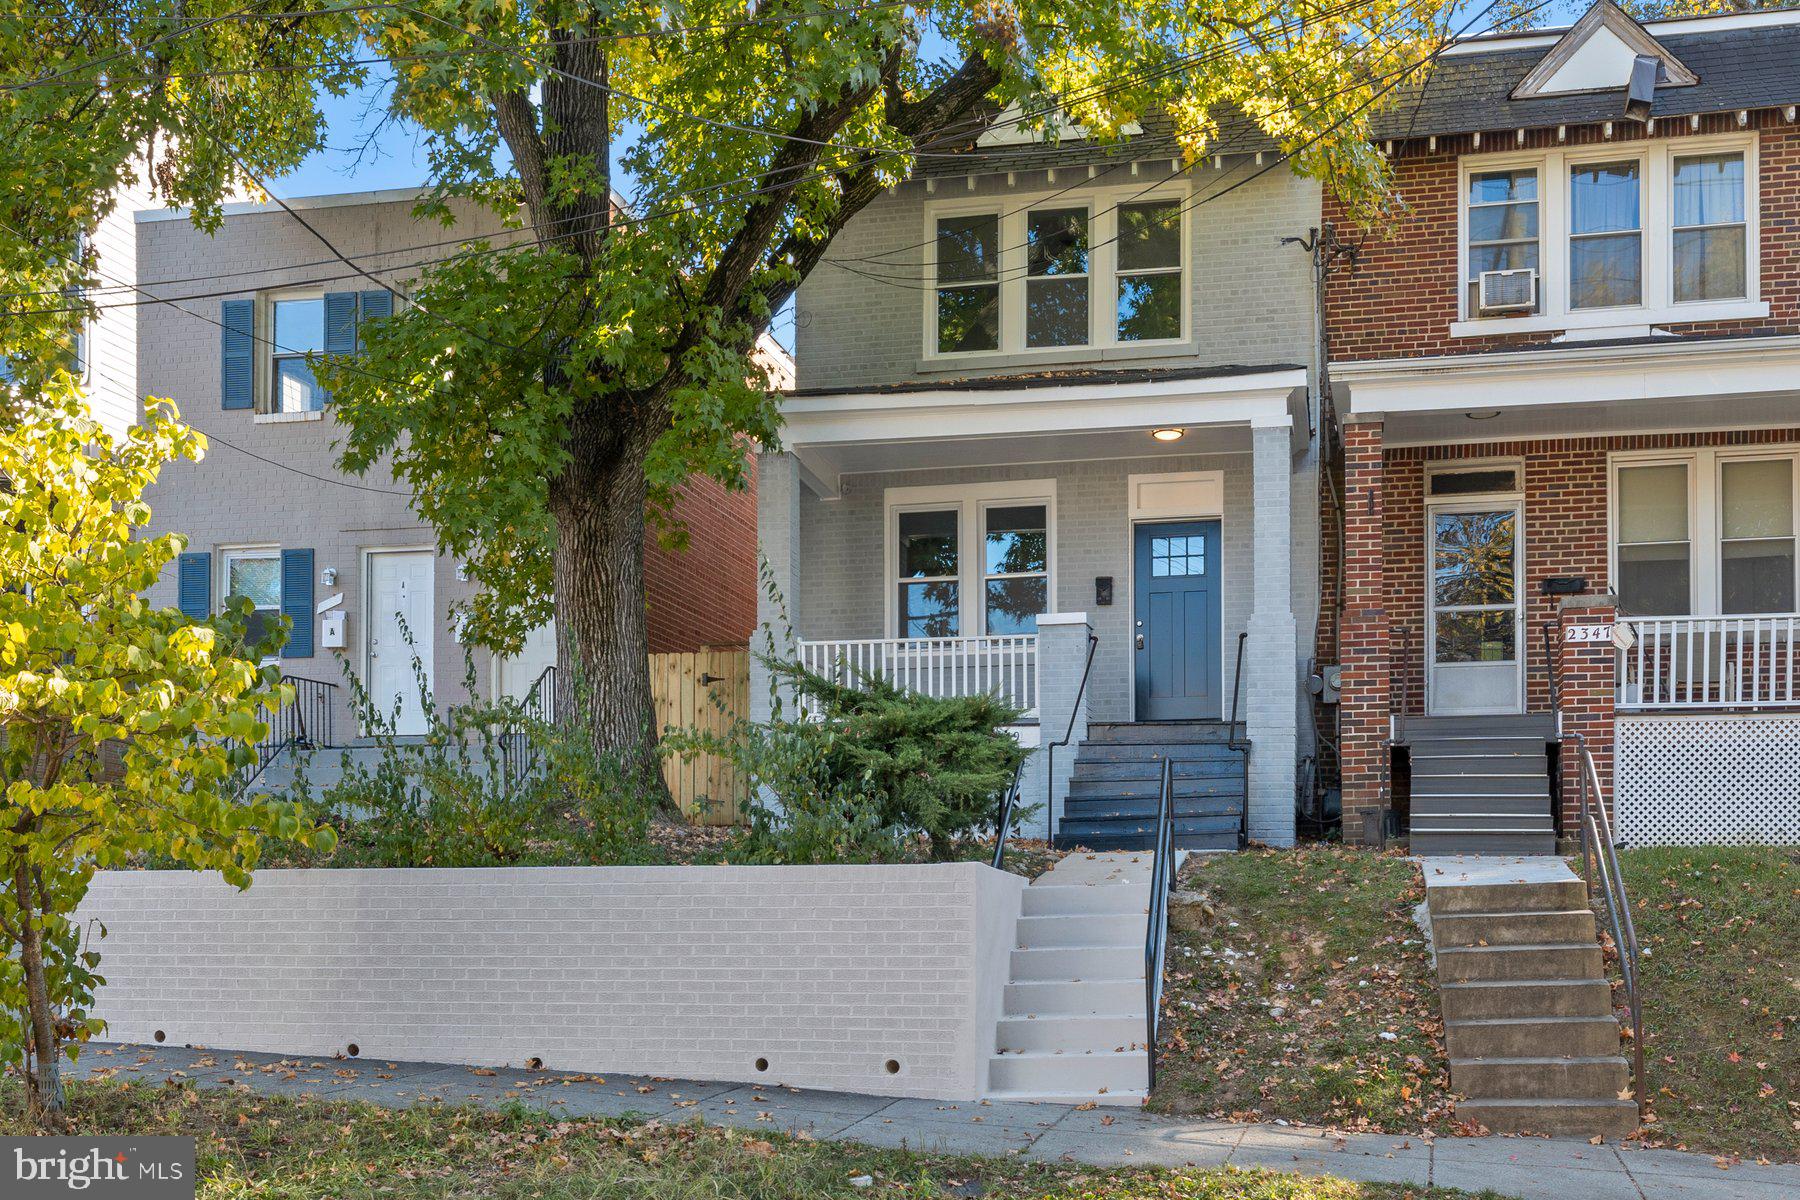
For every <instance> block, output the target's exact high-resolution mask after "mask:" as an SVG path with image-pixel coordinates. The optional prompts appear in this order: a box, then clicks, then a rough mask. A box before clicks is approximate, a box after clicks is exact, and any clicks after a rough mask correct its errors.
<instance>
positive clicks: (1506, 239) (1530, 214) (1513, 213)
mask: <svg viewBox="0 0 1800 1200" xmlns="http://www.w3.org/2000/svg"><path fill="white" fill-rule="evenodd" d="M1468 206H1469V208H1468V215H1469V220H1468V229H1469V241H1468V254H1467V256H1466V258H1467V267H1468V270H1467V274H1466V276H1465V278H1466V279H1467V280H1468V289H1467V291H1468V311H1469V312H1471V313H1477V312H1480V311H1481V276H1482V274H1483V273H1484V272H1487V271H1518V270H1533V271H1536V270H1538V228H1539V225H1538V218H1539V207H1540V206H1539V202H1538V173H1537V168H1536V167H1525V168H1521V169H1518V170H1511V171H1481V172H1478V173H1476V174H1473V175H1470V176H1469V188H1468ZM1535 310H1536V306H1533V311H1535Z"/></svg>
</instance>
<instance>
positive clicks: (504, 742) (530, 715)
mask: <svg viewBox="0 0 1800 1200" xmlns="http://www.w3.org/2000/svg"><path fill="white" fill-rule="evenodd" d="M519 707H520V709H521V710H523V712H524V714H525V719H526V724H524V725H521V726H518V727H516V728H513V729H509V730H507V732H506V733H505V734H504V735H502V736H501V738H500V757H501V765H502V767H503V768H504V769H505V771H506V778H507V779H508V780H509V781H512V782H517V781H519V780H521V779H524V778H525V777H526V776H528V775H530V774H531V773H532V772H533V771H535V770H536V769H537V765H538V757H539V756H538V743H537V739H536V738H534V737H533V736H532V734H533V732H534V727H536V726H541V725H552V724H554V723H555V722H556V664H555V663H551V664H550V665H549V666H547V667H545V668H544V669H543V670H542V671H540V672H538V677H537V678H536V679H534V680H532V683H531V688H530V690H529V691H527V692H526V693H525V696H524V698H523V699H522V700H520V701H519Z"/></svg>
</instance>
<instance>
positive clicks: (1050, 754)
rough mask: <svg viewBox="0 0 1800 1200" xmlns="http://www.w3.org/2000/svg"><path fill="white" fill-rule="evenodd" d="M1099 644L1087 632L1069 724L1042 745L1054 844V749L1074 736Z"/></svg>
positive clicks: (1047, 825) (1047, 821)
mask: <svg viewBox="0 0 1800 1200" xmlns="http://www.w3.org/2000/svg"><path fill="white" fill-rule="evenodd" d="M1099 644H1100V638H1099V636H1098V635H1096V634H1092V633H1090V634H1088V644H1087V663H1086V665H1084V666H1083V667H1082V668H1081V685H1080V686H1079V687H1077V688H1076V689H1075V702H1074V703H1073V704H1071V705H1070V706H1069V726H1068V728H1067V729H1064V730H1063V735H1062V737H1061V738H1059V739H1058V740H1056V741H1054V742H1050V743H1049V744H1048V745H1046V746H1045V747H1044V831H1045V835H1046V836H1045V839H1044V840H1045V841H1047V842H1049V843H1050V844H1051V845H1052V846H1054V845H1056V751H1057V748H1058V747H1059V746H1067V745H1068V744H1069V739H1071V738H1073V737H1074V736H1075V718H1076V716H1077V715H1079V714H1080V712H1081V698H1082V697H1083V696H1085V695H1087V685H1088V676H1089V675H1091V674H1093V671H1094V647H1096V646H1098V645H1099Z"/></svg>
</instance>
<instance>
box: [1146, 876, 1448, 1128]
mask: <svg viewBox="0 0 1800 1200" xmlns="http://www.w3.org/2000/svg"><path fill="white" fill-rule="evenodd" d="M1181 884H1182V890H1181V892H1180V893H1178V897H1195V898H1200V897H1204V899H1205V901H1206V902H1205V903H1204V904H1173V905H1171V906H1170V918H1169V922H1170V940H1169V946H1170V950H1169V966H1168V981H1167V986H1166V990H1165V992H1164V1005H1165V1009H1164V1019H1163V1029H1164V1031H1165V1052H1164V1057H1163V1060H1162V1063H1161V1065H1160V1067H1159V1069H1158V1074H1157V1089H1156V1094H1155V1096H1154V1097H1152V1102H1151V1106H1152V1107H1153V1108H1155V1109H1158V1110H1160V1111H1163V1112H1171V1113H1187V1114H1196V1115H1205V1116H1210V1117H1222V1118H1229V1119H1242V1120H1271V1119H1275V1118H1281V1119H1285V1120H1289V1121H1300V1122H1305V1123H1307V1124H1315V1125H1330V1126H1336V1127H1339V1128H1343V1129H1353V1130H1369V1131H1376V1132H1383V1133H1418V1132H1424V1131H1435V1132H1451V1131H1453V1130H1454V1118H1453V1117H1452V1115H1451V1112H1450V1095H1449V1084H1450V1075H1449V1065H1448V1063H1447V1062H1446V1061H1445V1060H1444V1055H1443V1036H1442V1034H1443V1026H1442V1021H1441V1020H1440V1018H1439V1015H1438V1000H1437V982H1436V977H1435V975H1434V974H1433V973H1432V970H1431V960H1430V956H1429V954H1428V952H1427V947H1426V945H1425V939H1424V935H1423V934H1421V933H1420V931H1419V929H1418V928H1417V927H1416V926H1415V925H1414V924H1413V922H1412V910H1413V908H1414V907H1415V906H1416V905H1418V904H1419V903H1420V901H1422V900H1423V899H1424V897H1425V888H1424V884H1423V883H1422V882H1421V881H1420V880H1419V877H1418V868H1417V867H1416V866H1414V865H1413V864H1412V863H1409V862H1407V861H1406V859H1405V858H1404V857H1402V856H1401V855H1399V854H1376V853H1372V852H1370V851H1367V850H1358V849H1341V848H1336V847H1327V846H1319V847H1309V848H1306V849H1300V850H1282V851H1274V850H1260V851H1248V852H1245V853H1242V854H1229V855H1218V856H1208V857H1203V858H1200V859H1198V860H1197V861H1196V862H1194V865H1192V866H1190V867H1189V868H1188V869H1186V870H1184V871H1183V873H1182V880H1181Z"/></svg>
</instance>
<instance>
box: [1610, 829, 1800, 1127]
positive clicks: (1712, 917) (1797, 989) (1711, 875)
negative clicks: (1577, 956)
mask: <svg viewBox="0 0 1800 1200" xmlns="http://www.w3.org/2000/svg"><path fill="white" fill-rule="evenodd" d="M1621 862H1622V865H1623V868H1624V871H1625V881H1626V888H1627V891H1628V894H1629V895H1630V897H1631V901H1632V909H1633V912H1634V913H1635V915H1636V920H1637V927H1638V938H1639V941H1640V943H1641V945H1642V946H1643V947H1644V949H1645V951H1646V952H1647V953H1648V955H1649V957H1648V958H1646V959H1645V960H1644V964H1643V969H1644V1024H1645V1042H1644V1046H1645V1051H1646V1055H1645V1059H1646V1061H1645V1074H1646V1075H1648V1076H1649V1081H1650V1091H1651V1100H1652V1115H1653V1116H1654V1118H1655V1119H1654V1120H1652V1121H1651V1122H1650V1125H1649V1130H1648V1131H1647V1132H1648V1135H1649V1140H1651V1141H1654V1142H1657V1143H1660V1144H1664V1145H1669V1146H1679V1147H1683V1148H1686V1149H1692V1150H1706V1151H1711V1152H1713V1153H1736V1154H1744V1155H1752V1156H1754V1155H1759V1154H1760V1155H1764V1156H1766V1157H1768V1158H1770V1159H1775V1160H1787V1161H1800V850H1797V849H1794V848H1792V847H1786V848H1775V847H1729V848H1716V849H1670V848H1657V849H1649V850H1633V851H1631V852H1629V853H1627V854H1624V855H1622V856H1621ZM1602 924H1603V925H1604V919H1603V920H1602Z"/></svg>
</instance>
